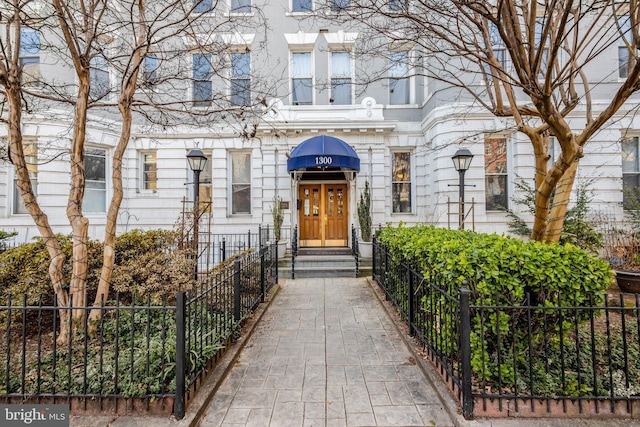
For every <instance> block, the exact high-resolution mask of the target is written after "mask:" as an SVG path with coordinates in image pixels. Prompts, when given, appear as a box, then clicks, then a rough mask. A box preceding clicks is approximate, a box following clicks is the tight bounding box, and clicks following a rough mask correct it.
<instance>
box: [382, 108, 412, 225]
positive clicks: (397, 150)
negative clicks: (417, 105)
mask: <svg viewBox="0 0 640 427" xmlns="http://www.w3.org/2000/svg"><path fill="white" fill-rule="evenodd" d="M403 106H404V105H403ZM396 153H409V173H410V174H411V180H410V181H409V183H410V184H411V185H410V189H411V211H410V212H394V211H393V161H394V157H395V154H396ZM415 176H416V171H415V151H414V150H413V149H411V148H410V147H404V148H403V147H396V148H393V149H391V150H390V162H389V173H388V174H387V179H388V180H389V181H388V182H389V189H390V193H389V197H390V199H391V200H390V202H391V203H389V209H390V214H391V216H402V215H404V216H407V215H411V216H415V215H416V180H415V178H414V177H415Z"/></svg>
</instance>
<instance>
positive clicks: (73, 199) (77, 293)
mask: <svg viewBox="0 0 640 427" xmlns="http://www.w3.org/2000/svg"><path fill="white" fill-rule="evenodd" d="M88 99H89V72H88V70H86V73H80V75H79V82H78V96H77V98H76V116H75V121H74V130H75V132H74V135H73V140H72V144H71V159H70V163H71V189H70V191H69V199H68V201H67V218H68V219H69V223H70V224H71V230H72V233H73V236H72V241H73V276H72V277H71V283H70V294H71V298H72V301H71V303H72V307H86V305H87V304H86V303H87V301H86V291H87V268H88V260H87V242H88V240H89V236H88V231H89V220H88V219H87V218H85V217H84V215H83V214H82V202H83V199H84V190H85V167H84V141H85V138H86V126H87V107H88V105H87V104H88ZM85 314H86V313H85V309H81V308H80V309H76V310H73V316H72V318H73V329H77V328H80V327H83V326H84V320H85Z"/></svg>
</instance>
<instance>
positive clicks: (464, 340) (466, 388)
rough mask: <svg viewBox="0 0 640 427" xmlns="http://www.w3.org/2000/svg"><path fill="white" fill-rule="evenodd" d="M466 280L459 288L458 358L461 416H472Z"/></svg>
mask: <svg viewBox="0 0 640 427" xmlns="http://www.w3.org/2000/svg"><path fill="white" fill-rule="evenodd" d="M466 286H467V281H466V280H465V281H463V282H462V288H460V359H461V361H462V416H464V417H465V418H466V419H467V420H469V419H471V418H473V396H472V393H471V315H470V312H469V296H470V295H471V291H469V289H467V288H466Z"/></svg>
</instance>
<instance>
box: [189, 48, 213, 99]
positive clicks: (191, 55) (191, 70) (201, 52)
mask: <svg viewBox="0 0 640 427" xmlns="http://www.w3.org/2000/svg"><path fill="white" fill-rule="evenodd" d="M208 53H210V52H206V51H200V50H192V51H189V53H188V55H189V64H190V66H189V71H188V72H189V77H188V80H189V82H190V83H189V84H188V85H187V86H188V88H187V94H186V98H185V99H188V100H189V101H188V104H189V108H193V109H196V110H206V109H207V108H211V105H195V102H196V100H195V98H194V96H193V95H194V89H195V86H194V85H195V79H194V78H193V65H194V63H193V55H195V54H202V55H206V54H208ZM211 72H212V74H213V65H212V69H211ZM209 82H211V95H212V97H213V76H212V78H211V79H210V80H209ZM211 103H212V104H213V99H211Z"/></svg>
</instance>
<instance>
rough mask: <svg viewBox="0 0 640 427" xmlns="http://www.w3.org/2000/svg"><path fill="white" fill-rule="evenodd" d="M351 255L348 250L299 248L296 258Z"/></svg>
mask: <svg viewBox="0 0 640 427" xmlns="http://www.w3.org/2000/svg"><path fill="white" fill-rule="evenodd" d="M313 255H348V256H350V255H351V249H350V248H299V249H298V256H313Z"/></svg>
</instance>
